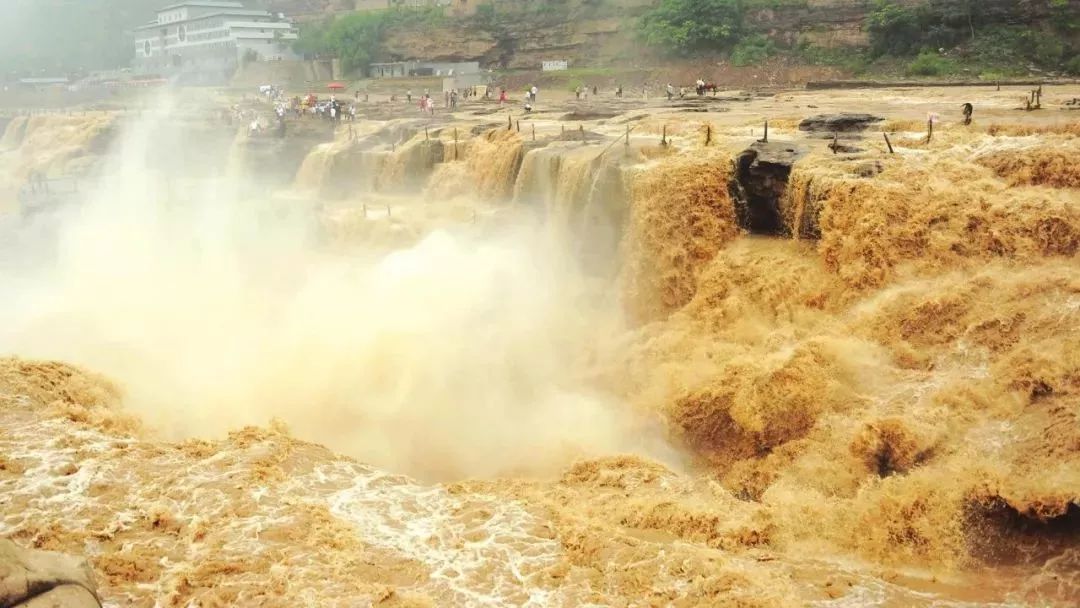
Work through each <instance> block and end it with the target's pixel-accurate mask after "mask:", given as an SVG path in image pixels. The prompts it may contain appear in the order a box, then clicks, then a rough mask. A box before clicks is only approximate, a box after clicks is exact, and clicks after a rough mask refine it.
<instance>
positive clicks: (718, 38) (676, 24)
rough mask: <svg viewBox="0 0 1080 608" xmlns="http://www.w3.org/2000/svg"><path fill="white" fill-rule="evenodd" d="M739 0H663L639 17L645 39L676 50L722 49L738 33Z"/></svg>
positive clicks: (740, 11)
mask: <svg viewBox="0 0 1080 608" xmlns="http://www.w3.org/2000/svg"><path fill="white" fill-rule="evenodd" d="M742 25H743V2H742V0H663V1H662V2H661V3H660V5H659V6H657V7H656V8H655V9H653V10H652V11H650V12H649V13H647V14H646V15H645V16H644V17H643V18H642V21H641V32H642V34H643V35H644V37H645V41H646V42H647V43H648V44H650V45H652V46H656V47H660V48H663V49H666V50H668V51H670V52H673V53H676V54H680V55H682V54H689V53H693V52H695V51H705V50H726V49H729V48H731V46H733V45H734V44H735V42H737V40H738V38H739V35H740V34H741V33H742Z"/></svg>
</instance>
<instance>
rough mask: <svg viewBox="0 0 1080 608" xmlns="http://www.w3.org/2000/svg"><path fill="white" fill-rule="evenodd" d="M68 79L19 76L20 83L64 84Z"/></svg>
mask: <svg viewBox="0 0 1080 608" xmlns="http://www.w3.org/2000/svg"><path fill="white" fill-rule="evenodd" d="M67 82H68V79H67V78H66V77H57V78H20V79H19V83H20V84H66V83H67Z"/></svg>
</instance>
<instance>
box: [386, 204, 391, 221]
mask: <svg viewBox="0 0 1080 608" xmlns="http://www.w3.org/2000/svg"><path fill="white" fill-rule="evenodd" d="M386 218H387V219H390V205H387V206H386Z"/></svg>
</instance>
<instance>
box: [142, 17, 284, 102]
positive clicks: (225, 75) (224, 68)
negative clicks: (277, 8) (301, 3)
mask: <svg viewBox="0 0 1080 608" xmlns="http://www.w3.org/2000/svg"><path fill="white" fill-rule="evenodd" d="M297 36H298V32H297V29H296V26H295V25H293V23H292V22H291V21H289V20H287V19H285V16H284V15H282V14H280V13H278V14H277V15H273V14H271V13H269V12H267V11H264V10H258V9H247V8H244V5H243V3H241V2H217V1H197V0H194V1H191V2H181V3H179V4H173V5H172V6H166V7H165V8H163V9H161V10H159V11H158V12H157V19H155V20H154V21H152V22H150V23H148V24H146V25H143V26H141V27H138V28H135V62H134V64H133V67H134V69H135V73H136V74H141V75H146V74H158V75H161V76H163V77H166V78H171V79H174V80H177V81H180V82H184V83H190V84H216V83H220V82H225V81H227V80H228V79H229V78H231V77H232V75H233V73H234V72H235V71H236V68H237V66H238V65H239V64H240V62H241V61H250V60H258V61H277V60H283V59H297V58H298V57H297V56H296V54H295V53H293V51H292V43H293V41H295V40H296V38H297Z"/></svg>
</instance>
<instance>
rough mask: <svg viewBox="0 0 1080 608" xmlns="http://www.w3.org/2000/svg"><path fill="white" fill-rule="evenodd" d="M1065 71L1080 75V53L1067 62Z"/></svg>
mask: <svg viewBox="0 0 1080 608" xmlns="http://www.w3.org/2000/svg"><path fill="white" fill-rule="evenodd" d="M1065 71H1066V72H1068V73H1070V74H1073V75H1074V76H1080V55H1076V56H1074V57H1073V58H1072V59H1070V60H1069V61H1067V62H1066V63H1065Z"/></svg>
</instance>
